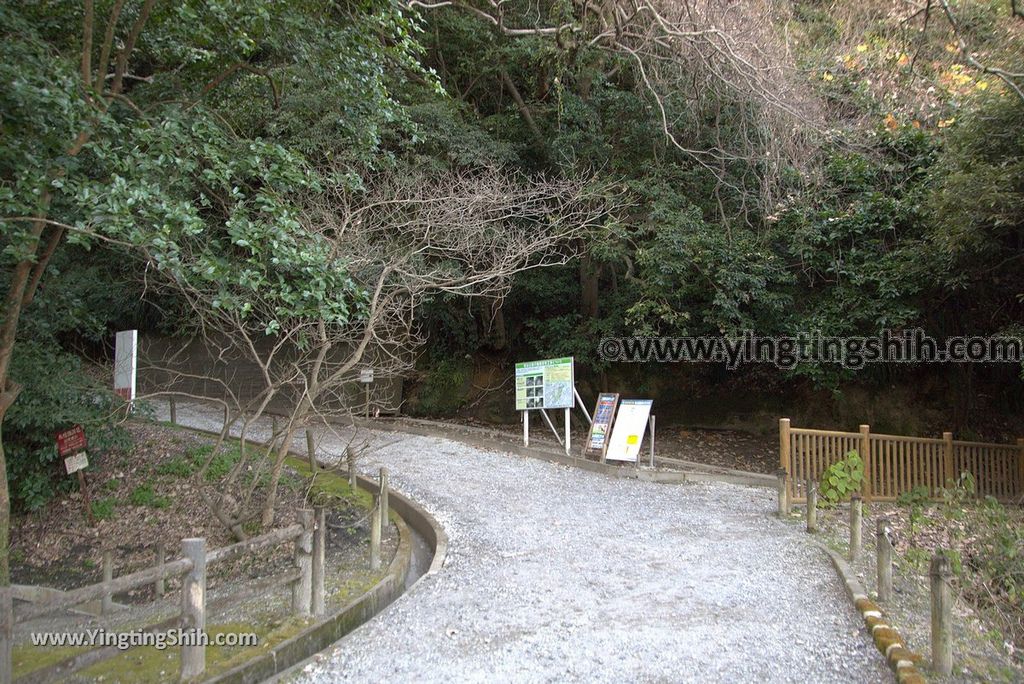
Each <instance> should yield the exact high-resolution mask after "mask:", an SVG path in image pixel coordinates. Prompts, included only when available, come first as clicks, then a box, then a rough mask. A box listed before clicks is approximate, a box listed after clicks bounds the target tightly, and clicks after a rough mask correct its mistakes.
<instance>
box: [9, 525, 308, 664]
mask: <svg viewBox="0 0 1024 684" xmlns="http://www.w3.org/2000/svg"><path fill="white" fill-rule="evenodd" d="M298 513H299V522H297V523H295V524H293V525H289V526H288V527H283V528H280V529H276V530H271V531H270V532H267V533H266V534H263V535H261V536H259V537H254V538H252V539H249V540H246V541H244V542H239V543H237V544H233V545H231V546H225V547H221V548H217V549H213V550H211V551H207V550H206V540H205V539H201V538H197V539H183V540H182V558H179V559H177V560H172V561H167V562H162V561H163V559H162V558H161V562H160V563H159V564H158V565H156V566H154V567H150V568H145V569H143V570H139V571H137V572H133V573H131V574H129V575H124V576H122V577H117V578H112V579H110V580H108V581H104V582H99V583H96V584H90V585H88V586H85V587H80V588H78V589H74V590H71V591H67V592H60V593H57V594H55V595H54V596H52V597H51V598H49V599H48V600H44V601H40V602H38V603H35V604H33V605H29V606H24V607H21V608H19V610H18V613H17V615H13V606H12V592H11V588H10V587H6V588H5V589H2V590H0V614H2V613H6V614H7V615H10V616H13V617H11V618H8V619H11V620H12V622H14V621H16V622H27V621H29V620H32V619H34V618H39V617H42V616H45V615H47V614H50V613H53V612H56V611H60V610H66V609H68V608H73V607H74V606H77V605H80V604H82V603H85V602H87V601H93V600H96V599H107V598H108V597H110V596H112V595H113V594H115V593H120V592H123V591H128V590H130V589H139V588H142V587H144V586H147V585H154V586H162V582H163V581H164V580H166V579H171V578H174V577H182V585H181V613H180V615H179V616H178V618H175V619H172V620H171V621H164V622H161V623H160V624H159V625H151V626H149V627H145V628H142V630H141V631H150V630H151V629H152V628H158V627H159V628H164V629H166V628H168V627H170V626H171V624H172V623H173V622H177V623H178V625H179V626H180V627H181V629H183V630H190V629H191V630H197V631H205V629H206V614H207V599H206V594H207V592H206V571H207V568H209V567H210V566H211V565H214V564H216V563H220V562H223V561H226V560H229V559H232V558H237V557H238V556H242V555H246V554H252V553H254V552H256V551H258V550H260V549H266V548H272V547H275V546H278V545H280V544H287V543H292V544H294V551H293V556H294V567H293V568H292V569H290V570H288V571H286V572H284V573H282V574H280V575H277V576H275V577H274V578H272V581H273V584H286V585H291V587H292V605H291V609H292V613H293V614H294V615H298V616H302V617H306V616H310V615H313V616H315V617H319V616H320V615H322V614H323V612H324V601H323V597H324V567H323V564H324V548H325V543H326V524H325V518H324V509H323V507H322V506H318V507H316V509H315V510H311V509H300V510H299V512H298ZM157 593H158V594H161V593H162V591H158V592H157ZM105 602H106V601H105ZM2 641H3V636H2V634H0V650H3V651H5V652H6V653H10V648H11V644H10V643H2ZM107 650H110V649H107ZM2 660H3V661H5V662H2V663H0V682H10V681H11V672H10V670H9V668H10V667H11V661H10V658H4V659H2ZM72 660H75V659H72ZM90 662H91V661H88V660H82V661H81V662H75V663H74V664H71V663H69V664H68V665H69V667H68V668H67V669H66V671H63V670H62V671H61V674H62V675H67V674H70V673H72V672H74V671H75V670H76V669H79V668H80V667H83V666H85V665H88V664H89V663H90ZM53 669H54V668H53V667H50V668H44V669H43V671H41V672H44V671H45V672H50V671H51V670H53ZM58 669H60V668H58ZM205 669H206V649H205V646H204V645H203V644H199V643H192V642H188V643H186V642H184V641H183V643H182V645H181V673H180V675H181V676H180V678H181V680H182V681H185V680H192V679H195V678H198V677H200V676H201V675H202V674H203V672H204V671H205ZM39 679H40V677H39V676H37V673H31V674H29V675H26V676H24V677H22V678H19V680H17V681H22V680H24V681H26V682H28V681H36V680H39Z"/></svg>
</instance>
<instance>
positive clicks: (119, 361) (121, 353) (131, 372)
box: [114, 330, 139, 410]
mask: <svg viewBox="0 0 1024 684" xmlns="http://www.w3.org/2000/svg"><path fill="white" fill-rule="evenodd" d="M138 346H139V331H138V330H122V331H121V332H119V333H117V335H116V336H115V337H114V392H115V393H116V394H117V395H118V396H120V397H121V398H123V399H124V400H125V401H126V402H128V407H129V410H131V404H132V402H133V401H135V380H136V370H137V367H138Z"/></svg>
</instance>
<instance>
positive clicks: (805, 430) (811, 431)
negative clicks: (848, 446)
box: [789, 427, 860, 439]
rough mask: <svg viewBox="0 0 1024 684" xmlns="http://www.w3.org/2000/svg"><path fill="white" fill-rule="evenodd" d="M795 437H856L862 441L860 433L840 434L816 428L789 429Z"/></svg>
mask: <svg viewBox="0 0 1024 684" xmlns="http://www.w3.org/2000/svg"><path fill="white" fill-rule="evenodd" d="M789 431H790V432H791V433H792V434H795V435H820V436H823V437H856V438H857V439H860V433H859V432H840V431H839V430H816V429H814V428H795V427H791V428H789Z"/></svg>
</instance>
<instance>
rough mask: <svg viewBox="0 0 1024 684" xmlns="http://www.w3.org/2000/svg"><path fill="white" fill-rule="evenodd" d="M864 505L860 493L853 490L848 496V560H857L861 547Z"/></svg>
mask: <svg viewBox="0 0 1024 684" xmlns="http://www.w3.org/2000/svg"><path fill="white" fill-rule="evenodd" d="M863 512H864V505H863V502H862V501H861V498H860V494H858V493H857V492H854V493H853V495H852V496H851V497H850V562H851V563H852V562H853V561H855V560H857V556H859V555H860V547H861V522H862V520H863Z"/></svg>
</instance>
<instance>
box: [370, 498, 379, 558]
mask: <svg viewBox="0 0 1024 684" xmlns="http://www.w3.org/2000/svg"><path fill="white" fill-rule="evenodd" d="M370 569H371V570H378V569H380V496H379V495H375V496H374V497H373V511H371V512H370Z"/></svg>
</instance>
